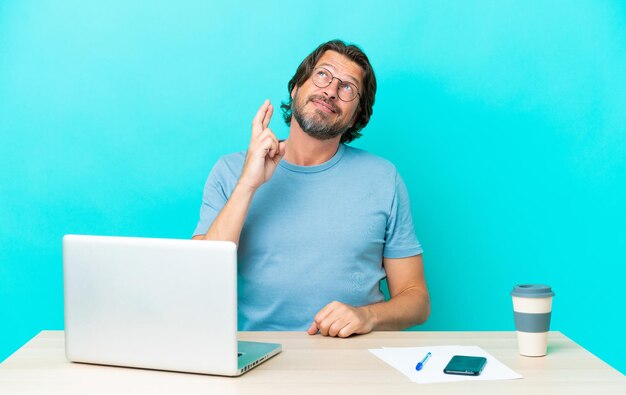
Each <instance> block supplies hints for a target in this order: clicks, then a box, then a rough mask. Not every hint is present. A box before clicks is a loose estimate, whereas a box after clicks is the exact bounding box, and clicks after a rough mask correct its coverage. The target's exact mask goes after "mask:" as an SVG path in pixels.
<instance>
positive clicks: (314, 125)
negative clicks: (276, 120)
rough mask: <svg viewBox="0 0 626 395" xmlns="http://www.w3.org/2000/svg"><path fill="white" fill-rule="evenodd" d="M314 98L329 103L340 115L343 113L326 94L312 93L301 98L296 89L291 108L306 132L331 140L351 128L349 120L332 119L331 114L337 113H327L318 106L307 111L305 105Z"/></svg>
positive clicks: (318, 138) (318, 137)
mask: <svg viewBox="0 0 626 395" xmlns="http://www.w3.org/2000/svg"><path fill="white" fill-rule="evenodd" d="M312 100H319V101H323V102H325V103H327V104H328V105H330V106H331V107H332V109H333V111H335V113H336V115H337V116H338V117H339V116H340V115H341V110H340V109H339V108H338V107H337V106H336V105H335V104H334V103H332V102H330V101H329V100H327V99H326V98H325V97H324V96H320V95H311V96H309V97H308V98H301V99H300V98H299V97H298V91H296V94H295V96H294V100H293V104H292V106H291V110H292V114H293V116H294V118H296V121H297V122H298V124H299V125H300V127H301V128H302V130H303V131H304V133H306V134H308V135H309V136H311V137H313V138H314V139H317V140H330V139H332V138H335V137H337V136H339V135H342V134H343V133H344V132H345V131H346V130H348V129H349V128H348V122H349V121H346V122H341V119H336V120H335V121H334V122H333V121H331V119H330V118H331V116H332V115H335V114H327V113H325V112H323V111H322V110H320V109H317V108H316V109H314V110H313V111H312V113H311V112H309V113H305V111H304V106H305V105H306V104H307V103H308V102H310V101H312Z"/></svg>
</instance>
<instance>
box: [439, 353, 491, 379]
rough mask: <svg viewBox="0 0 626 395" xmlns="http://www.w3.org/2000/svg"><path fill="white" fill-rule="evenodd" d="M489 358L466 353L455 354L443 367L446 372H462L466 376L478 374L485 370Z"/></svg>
mask: <svg viewBox="0 0 626 395" xmlns="http://www.w3.org/2000/svg"><path fill="white" fill-rule="evenodd" d="M486 363H487V358H485V357H468V356H465V355H455V356H453V357H452V359H451V360H450V362H448V364H447V365H446V367H445V368H444V369H443V372H444V373H446V374H462V375H465V376H478V375H479V374H480V372H482V371H483V368H484V367H485V364H486Z"/></svg>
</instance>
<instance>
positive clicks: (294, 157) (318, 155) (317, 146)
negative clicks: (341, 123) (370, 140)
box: [283, 118, 341, 166]
mask: <svg viewBox="0 0 626 395" xmlns="http://www.w3.org/2000/svg"><path fill="white" fill-rule="evenodd" d="M340 140H341V136H337V137H336V138H334V139H331V140H317V139H314V138H313V137H311V136H309V135H308V134H306V133H304V131H303V130H302V128H301V127H300V125H298V122H296V120H295V119H293V118H292V120H291V127H290V128H289V139H287V142H286V144H287V145H286V147H285V148H286V149H285V156H284V157H283V159H284V160H286V161H287V162H289V163H291V164H294V165H298V166H315V165H319V164H322V163H324V162H327V161H329V160H330V159H331V158H332V157H333V156H335V154H336V153H337V150H338V149H339V141H340Z"/></svg>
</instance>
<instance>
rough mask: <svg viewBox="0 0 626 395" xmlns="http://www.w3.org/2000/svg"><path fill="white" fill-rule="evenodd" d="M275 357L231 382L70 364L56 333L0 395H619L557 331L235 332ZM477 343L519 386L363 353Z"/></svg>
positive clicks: (20, 355) (36, 344)
mask: <svg viewBox="0 0 626 395" xmlns="http://www.w3.org/2000/svg"><path fill="white" fill-rule="evenodd" d="M239 339H240V340H253V341H266V342H273V343H281V344H282V345H283V352H282V353H280V354H278V355H277V356H275V357H274V358H272V359H270V360H269V361H267V362H265V363H263V364H261V365H260V366H258V367H256V368H254V369H253V370H251V371H249V372H248V373H246V374H244V375H243V376H241V377H236V378H230V377H218V376H207V375H199V374H186V373H174V372H163V371H152V370H143V369H129V368H119V367H109V366H98V365H87V364H78V363H70V362H68V361H67V360H66V359H65V352H64V338H63V332H62V331H43V332H41V333H39V334H38V335H37V336H35V337H34V338H33V339H32V340H30V341H29V342H28V343H26V345H24V346H23V347H22V348H20V349H19V350H18V351H17V352H16V353H15V354H13V355H12V356H11V357H9V358H7V359H6V360H5V361H4V362H3V363H2V364H0V394H2V395H5V394H121V393H150V394H218V395H228V394H290V395H292V394H293V395H296V394H315V395H328V394H342V395H349V394H359V395H363V394H381V395H388V394H455V393H458V394H474V393H475V394H498V395H508V394H524V395H531V394H532V395H536V394H549V395H554V394H585V395H589V394H592V395H599V394H626V377H625V376H624V375H622V374H621V373H620V372H618V371H617V370H615V369H613V368H612V367H611V366H609V365H608V364H606V363H605V362H603V361H602V360H600V359H599V358H597V357H595V356H594V355H593V354H591V353H589V352H588V351H586V350H585V349H583V348H582V347H580V346H579V345H577V344H576V343H574V342H573V341H572V340H570V339H569V338H567V337H566V336H564V335H563V334H561V333H559V332H550V338H549V339H550V340H549V349H548V350H549V354H548V356H546V357H542V358H529V357H522V356H520V355H519V354H518V353H517V343H516V339H515V332H374V333H370V334H368V335H363V336H355V337H352V338H348V339H339V338H326V337H322V336H320V335H317V336H309V335H307V334H306V333H304V332H241V333H240V335H239ZM449 344H459V345H478V346H480V347H482V348H483V349H485V350H486V351H487V352H489V353H490V354H492V355H493V356H494V357H496V358H498V359H499V360H500V361H501V362H503V363H504V364H506V365H507V366H509V367H510V368H511V369H513V370H515V371H516V372H518V373H520V374H522V375H523V376H524V378H523V379H520V380H503V381H476V382H467V381H466V382H457V383H440V384H427V385H426V384H416V383H412V382H411V381H409V380H408V379H407V378H406V377H405V376H404V375H402V374H401V373H399V372H398V371H396V370H395V369H393V368H392V367H390V366H389V365H387V364H386V363H384V362H382V361H381V360H379V359H378V358H376V357H375V356H374V355H372V354H371V353H370V352H369V351H367V350H368V349H369V348H380V347H417V346H427V345H449Z"/></svg>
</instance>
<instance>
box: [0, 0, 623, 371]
mask: <svg viewBox="0 0 626 395" xmlns="http://www.w3.org/2000/svg"><path fill="white" fill-rule="evenodd" d="M178 3H179V2H173V1H171V2H158V1H157V2H155V1H132V2H128V1H110V0H108V1H101V2H99V1H89V2H84V1H54V2H53V1H24V0H23V1H3V2H1V3H0V131H1V140H0V238H1V239H0V240H1V245H0V314H1V315H0V325H1V326H0V360H2V359H4V358H6V357H8V356H9V355H10V354H11V353H12V352H13V351H15V350H16V349H17V348H18V347H19V346H20V345H22V344H23V343H24V342H26V341H27V340H28V339H29V338H31V337H32V336H34V335H35V334H36V333H38V332H39V331H40V330H43V329H62V328H63V292H62V265H61V237H62V236H63V235H64V234H66V233H86V234H104V235H128V236H148V237H170V238H188V237H190V236H191V232H192V231H193V229H194V226H195V224H196V221H197V219H198V210H199V206H200V200H201V193H202V187H203V184H204V181H205V178H206V176H207V174H208V172H209V170H210V169H211V167H212V165H213V164H214V162H215V161H216V160H217V158H218V157H219V156H221V155H223V154H226V153H230V152H233V151H239V150H243V149H245V148H246V147H247V142H248V139H249V134H250V122H251V119H252V117H253V116H254V114H255V112H256V110H257V108H258V107H259V106H260V105H261V103H262V102H263V100H264V99H265V98H269V99H271V100H272V102H273V103H274V104H275V105H276V106H278V105H279V102H280V101H281V100H284V99H286V98H287V93H288V92H287V81H288V80H289V78H290V77H291V76H292V75H293V73H294V72H295V69H296V67H297V65H298V64H299V63H300V61H301V60H302V59H303V58H304V57H305V56H306V55H307V54H308V53H309V52H310V51H312V50H313V49H314V48H315V47H316V46H317V45H318V44H320V43H321V42H323V41H326V40H329V39H333V38H342V39H345V40H348V41H350V42H355V43H357V44H359V45H360V46H361V47H362V48H363V49H364V50H365V51H366V53H367V54H368V55H369V56H370V59H371V61H372V64H373V65H374V68H375V70H376V73H377V77H378V84H379V92H378V95H377V98H376V105H375V107H374V115H373V118H372V120H371V122H370V124H369V126H368V127H367V128H366V129H365V130H364V136H363V137H362V138H361V139H359V140H357V141H356V142H354V143H353V145H354V146H357V147H361V148H364V149H367V150H369V151H371V152H373V153H375V154H378V155H381V156H383V157H385V158H387V159H389V160H391V161H393V162H394V163H395V164H396V165H397V166H398V168H399V170H400V172H401V174H402V175H403V177H404V179H405V181H406V184H407V185H408V189H409V193H410V195H411V199H412V207H413V214H414V219H415V227H416V231H417V234H418V237H419V238H420V240H421V241H422V243H423V245H424V248H425V251H426V253H425V262H426V272H427V280H428V283H429V286H430V290H431V296H432V315H431V317H430V320H429V321H428V322H427V323H426V324H425V325H423V326H422V327H421V329H424V330H513V329H514V324H513V314H512V307H511V301H510V296H509V291H510V289H511V288H512V286H513V285H514V284H516V283H525V282H538V283H548V284H550V285H552V286H553V288H554V290H555V291H556V297H555V300H554V315H553V321H552V329H554V330H560V331H562V332H564V333H565V334H566V335H567V336H569V337H571V338H572V339H573V340H575V341H576V342H578V343H580V344H581V345H582V346H583V347H585V348H587V349H589V350H590V351H592V352H593V353H595V354H596V355H598V356H599V357H601V358H603V359H604V360H606V361H607V362H608V363H610V364H611V365H613V366H614V367H616V368H618V369H619V370H620V371H622V372H626V357H625V356H624V352H623V351H624V350H626V342H625V340H624V336H623V329H624V326H625V319H624V315H623V309H624V307H623V306H624V302H625V300H626V298H625V297H624V289H623V281H624V277H625V274H626V270H625V269H624V263H625V262H626V253H625V251H624V240H625V239H626V226H625V223H626V208H625V204H624V202H626V137H625V134H624V133H625V129H626V126H625V125H626V111H625V110H624V108H625V107H624V103H626V77H624V76H625V75H626V72H625V70H626V31H625V30H626V25H625V21H626V5H625V4H624V3H623V2H618V1H562V2H558V1H551V2H547V1H536V2H534V1H518V2H512V1H479V2H472V1H456V2H441V1H420V2H415V1H405V2H385V3H382V2H370V1H361V0H360V1H344V2H336V1H329V2H326V1H317V2H311V3H302V2H297V3H296V2H294V3H280V2H260V3H257V2H254V3H253V2H249V3H248V2H234V4H232V5H225V4H222V3H221V2H213V3H210V2H206V1H188V2H184V4H182V5H181V4H178ZM277 115H278V114H276V115H275V117H274V119H273V120H272V123H271V125H270V126H271V127H272V128H273V129H274V130H275V132H276V133H277V134H278V135H279V137H286V136H287V131H288V128H287V126H286V125H285V124H284V123H283V122H282V121H281V119H280V117H279V116H277ZM347 215H348V214H347Z"/></svg>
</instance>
